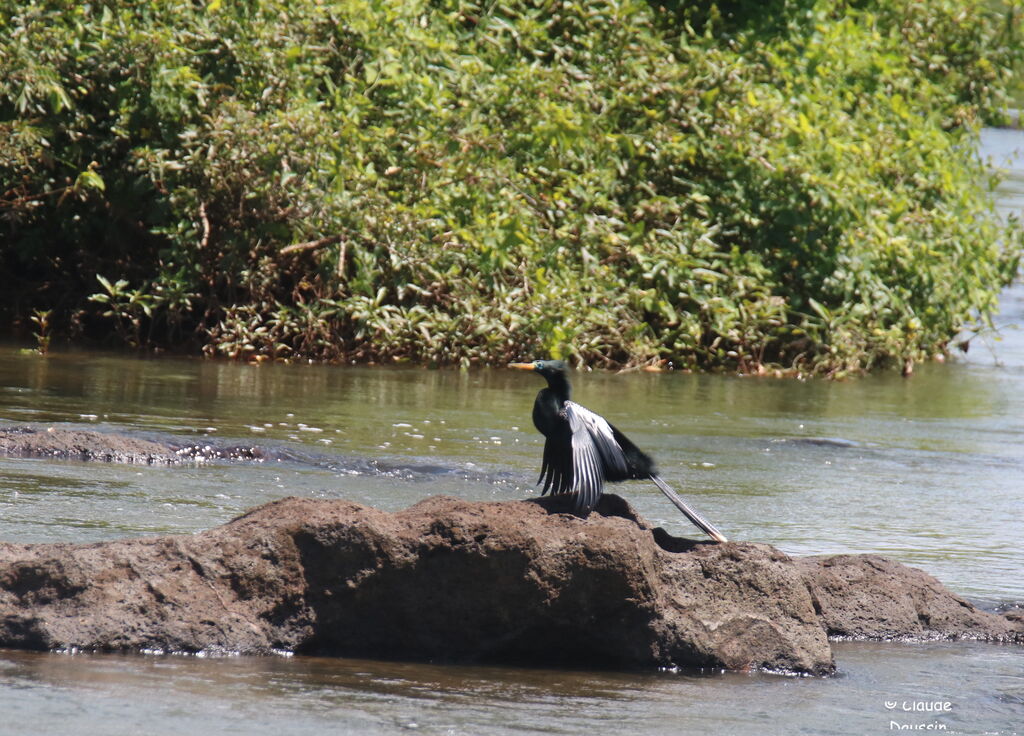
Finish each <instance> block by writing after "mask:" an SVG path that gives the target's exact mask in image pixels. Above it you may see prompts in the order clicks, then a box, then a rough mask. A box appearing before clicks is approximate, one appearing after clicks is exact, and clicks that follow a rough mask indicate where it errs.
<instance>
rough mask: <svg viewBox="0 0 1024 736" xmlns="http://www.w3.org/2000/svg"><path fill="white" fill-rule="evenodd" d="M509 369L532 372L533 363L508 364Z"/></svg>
mask: <svg viewBox="0 0 1024 736" xmlns="http://www.w3.org/2000/svg"><path fill="white" fill-rule="evenodd" d="M508 367H509V368H515V369H516V370H517V371H532V370H533V363H509V364H508Z"/></svg>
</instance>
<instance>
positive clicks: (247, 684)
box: [0, 132, 1024, 736]
mask: <svg viewBox="0 0 1024 736" xmlns="http://www.w3.org/2000/svg"><path fill="white" fill-rule="evenodd" d="M1022 142H1024V135H1022V134H1021V133H1020V132H1014V133H1012V134H1009V136H1006V135H1004V134H1003V133H1001V132H999V133H997V132H990V133H988V134H987V136H986V139H985V141H984V142H983V153H984V154H985V155H987V156H991V157H992V158H993V159H994V160H997V161H1000V162H1001V161H1003V160H1005V159H1006V154H1007V153H1008V152H1009V151H1010V150H1011V149H1012V148H1013V147H1016V146H1017V145H1021V144H1022ZM1000 156H1001V157H1002V158H1000ZM1015 165H1016V166H1018V168H1017V169H1016V170H1015V171H1014V172H1013V176H1012V177H1011V178H1010V179H1009V180H1008V182H1007V184H1006V187H1005V190H1004V193H1003V195H1002V198H1001V200H1000V208H1001V212H1003V214H1008V213H1009V212H1011V211H1019V210H1020V209H1021V208H1022V207H1024V171H1022V170H1021V169H1020V168H1019V167H1020V162H1019V161H1018V163H1017V164H1015ZM997 322H998V324H999V325H1000V328H1001V334H1000V335H999V336H998V339H997V338H996V336H991V335H989V336H984V335H983V336H979V337H978V338H976V339H975V340H974V341H972V343H971V349H970V352H969V353H967V354H966V355H964V356H960V357H958V358H957V359H956V360H955V361H953V362H951V363H947V364H944V365H942V364H932V365H925V366H920V367H919V368H918V369H917V370H916V371H915V374H914V376H913V378H911V379H909V380H907V379H903V378H901V377H900V376H899V375H897V374H884V375H877V376H871V377H868V378H865V379H862V380H856V381H848V382H843V383H830V382H824V381H806V382H795V381H777V380H762V379H749V378H747V379H740V378H732V377H724V376H701V375H686V374H661V375H650V374H630V375H611V374H603V373H579V374H577V376H576V377H575V388H576V392H575V398H577V400H579V401H580V402H581V403H583V404H585V405H587V406H589V407H590V408H592V409H594V410H596V411H599V412H601V413H603V414H605V415H607V416H609V417H610V418H611V419H612V420H613V421H614V422H615V423H616V425H618V426H619V427H620V428H621V429H622V430H624V431H625V432H626V433H627V434H629V435H630V436H631V437H632V438H633V439H634V440H635V441H636V442H637V443H638V444H639V445H641V446H642V447H644V448H645V449H647V450H649V451H650V452H651V454H652V455H654V456H655V457H656V458H657V459H658V460H659V463H660V465H661V471H662V475H663V476H664V477H665V478H666V479H667V480H668V481H669V482H670V483H672V484H673V485H675V486H676V487H677V488H679V489H680V490H681V491H682V492H683V494H684V495H685V496H686V497H688V498H689V499H691V500H692V501H693V502H694V503H695V504H696V505H697V506H698V507H699V508H701V509H702V510H703V511H705V512H706V513H707V515H708V516H709V518H711V519H712V520H713V521H714V522H715V524H716V525H718V526H719V527H721V528H722V529H723V531H725V532H726V533H727V534H728V535H729V536H730V537H733V538H736V539H744V540H751V541H759V542H768V543H771V544H774V545H776V546H779V547H780V548H782V549H783V550H785V551H787V552H789V553H792V554H818V553H834V552H848V551H855V552H878V553H882V554H886V555H890V556H892V557H894V558H896V559H899V560H902V561H904V562H908V563H910V564H914V565H916V566H919V567H922V568H924V569H925V570H927V571H929V572H931V573H933V574H935V575H936V576H937V577H939V578H940V579H941V580H943V582H945V583H946V584H947V585H948V586H949V587H951V588H952V589H954V590H955V591H957V592H959V593H961V594H963V595H966V596H968V597H970V598H973V599H975V600H978V601H980V602H982V603H984V604H987V605H995V604H997V603H1006V602H1014V601H1018V602H1019V601H1024V582H1022V580H1021V575H1020V573H1021V570H1022V569H1024V551H1022V549H1021V544H1020V540H1021V539H1024V514H1022V513H1021V511H1022V509H1024V490H1022V489H1024V484H1022V483H1021V480H1020V479H1021V477H1022V472H1021V471H1022V470H1024V442H1022V440H1024V337H1022V335H1021V332H1020V331H1019V330H1018V329H1017V327H1016V326H1017V325H1020V324H1024V288H1021V287H1020V286H1018V287H1014V288H1013V289H1011V290H1009V291H1008V292H1007V293H1006V294H1005V295H1004V298H1003V300H1002V313H1001V314H1000V316H999V318H998V320H997ZM522 357H523V358H529V357H533V356H522ZM542 385H543V383H542V382H541V381H540V380H539V379H537V378H536V377H534V376H531V375H522V374H520V373H518V372H510V371H502V370H482V371H474V372H457V371H428V370H420V369H401V370H398V369H382V368H366V367H358V368H356V367H329V366H312V365H296V366H278V365H263V366H258V367H256V366H245V365H234V364H228V363H217V362H208V361H200V360H183V359H159V360H146V359H134V358H128V357H124V356H117V355H110V354H96V353H87V352H60V351H58V352H56V353H54V354H51V355H49V356H46V357H41V356H37V355H34V354H30V353H23V352H21V351H19V350H18V349H17V348H16V347H14V346H0V425H8V426H9V425H12V424H19V423H30V424H34V425H36V426H46V425H49V424H60V425H61V426H65V427H82V428H91V429H95V430H99V431H117V432H128V433H131V434H134V435H140V436H143V437H153V438H158V439H165V440H174V441H179V442H182V441H183V442H196V441H203V442H206V441H211V442H218V443H223V444H259V445H261V446H263V447H266V448H269V449H271V450H272V451H273V452H272V453H271V456H270V459H269V460H268V461H267V462H263V463H252V462H236V461H222V462H215V463H209V464H204V465H190V466H182V467H175V468H166V467H138V466H121V465H107V464H101V463H81V462H72V461H63V462H62V461H49V460H42V459H18V458H2V459H0V540H4V541H71V542H77V541H96V540H102V539H112V538H117V537H124V536H131V535H139V534H154V533H190V532H194V531H199V530H202V529H206V528H209V527H212V526H214V525H217V524H220V523H223V522H224V521H227V520H228V519H230V518H232V517H233V516H235V515H237V514H239V513H241V512H242V511H244V510H245V509H248V508H250V507H252V506H254V505H256V504H260V503H263V502H266V501H270V500H273V499H276V498H280V497H282V496H285V495H299V496H308V497H325V498H348V499H352V500H355V501H359V502H362V503H367V504H370V505H373V506H377V507H379V508H384V509H389V510H394V509H400V508H404V507H406V506H409V505H411V504H413V503H415V502H417V501H419V500H421V499H422V498H425V497H427V496H429V495H432V494H436V493H447V494H451V495H456V496H460V497H463V498H468V499H476V500H502V499H512V498H522V497H524V496H527V495H529V494H532V493H535V492H536V491H535V490H534V488H533V485H532V483H533V481H534V480H535V478H536V474H537V471H538V469H539V464H540V450H541V438H540V436H539V435H537V434H536V432H535V431H534V429H533V427H532V424H531V421H530V410H531V406H532V401H533V396H534V394H535V392H536V391H537V390H538V389H539V388H540V387H541V386H542ZM615 490H616V491H617V492H620V493H622V495H624V496H625V497H626V498H628V499H629V501H630V502H631V503H632V504H633V505H634V506H635V507H636V508H637V509H638V510H639V511H640V513H641V514H643V515H644V516H646V517H647V518H648V519H650V520H651V521H653V522H654V523H657V524H662V525H665V526H666V527H667V528H669V529H670V531H672V532H673V533H676V534H685V535H694V534H695V533H696V530H694V529H692V528H691V527H689V526H688V525H687V523H686V522H685V521H684V520H683V519H681V517H680V516H679V515H678V513H677V512H676V511H675V509H674V508H673V507H672V506H671V505H669V504H668V503H666V502H665V501H664V499H663V498H662V496H661V494H660V493H658V492H657V490H656V489H655V488H654V487H653V486H648V485H645V484H643V483H630V484H627V485H623V486H619V487H617V488H616V489H615ZM1020 662H1021V659H1020V649H1019V648H1013V647H998V646H991V645H982V644H970V643H957V644H929V645H915V646H912V647H907V646H900V645H893V644H884V645H882V644H841V645H838V646H837V663H838V665H839V668H840V670H841V672H842V675H841V676H840V677H838V678H834V679H830V680H808V679H787V678H779V677H772V676H765V675H756V674H754V675H749V674H726V675H719V676H714V677H699V676H694V675H688V674H679V673H671V674H670V673H619V674H614V673H593V672H590V673H587V672H569V671H536V670H517V669H503V668H468V667H467V668H463V667H449V666H445V667H435V666H431V665H423V664H399V663H381V662H364V661H354V660H337V659H316V658H304V657H294V658H248V657H246V658H242V657H234V658H230V657H229V658H221V659H199V658H194V657H173V656H172V657H155V656H100V655H96V656H85V655H75V656H71V655H56V654H39V653H21V652H0V708H2V709H3V712H4V714H5V716H6V717H5V718H4V719H0V733H25V732H26V731H25V729H24V724H32V728H31V732H33V733H54V734H57V733H69V732H72V731H73V732H74V733H78V734H91V733H97V734H99V733H103V734H120V733H123V734H135V733H147V734H161V733H167V734H171V733H187V732H203V733H212V732H216V733H239V734H254V733H255V734H275V736H276V735H277V734H306V733H309V734H322V733H325V732H327V733H358V734H377V733H388V734H391V733H396V732H405V731H410V732H413V731H414V732H419V733H430V734H442V733H444V734H463V733H465V734H477V733H488V734H492V733H493V734H502V733H523V732H544V733H566V734H578V733H582V732H596V733H604V732H610V731H613V730H615V731H618V730H621V729H622V726H623V724H625V723H628V724H630V730H631V731H635V732H636V733H652V734H653V733H658V734H665V733H687V732H695V731H698V730H711V731H712V732H720V733H733V734H746V733H752V734H753V733H813V734H824V733H837V734H838V733H874V732H880V731H889V730H893V728H892V726H891V723H893V722H897V723H899V724H910V725H914V724H922V723H923V724H927V723H929V722H932V721H936V722H940V723H942V724H945V725H946V726H947V728H948V732H950V733H958V732H959V733H986V732H987V733H1012V732H1013V729H1012V728H1009V727H1008V724H1020V723H1024V711H1022V709H1024V690H1022V685H1021V683H1022V678H1021V669H1020ZM903 701H908V702H915V701H949V702H950V703H951V709H952V710H951V711H950V712H948V713H946V714H944V715H942V717H941V718H939V717H936V718H931V717H930V716H928V717H919V716H913V714H911V715H909V716H908V715H906V714H901V713H898V712H893V711H891V710H890V709H888V708H887V707H886V703H887V702H894V703H895V702H899V703H902V702H903ZM15 724H16V725H15ZM68 724H73V728H72V727H69V725H68ZM12 729H13V730H12Z"/></svg>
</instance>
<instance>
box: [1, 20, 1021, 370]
mask: <svg viewBox="0 0 1024 736" xmlns="http://www.w3.org/2000/svg"><path fill="white" fill-rule="evenodd" d="M0 7H2V13H0V38H2V39H3V40H0V65H2V69H3V73H2V74H0V218H2V224H0V227H2V233H3V234H2V236H0V237H2V238H3V242H4V245H3V248H2V251H0V275H2V278H3V280H4V284H5V285H6V288H5V289H4V291H3V293H2V294H0V310H2V312H3V315H4V317H5V318H6V322H7V323H9V324H13V325H15V326H16V327H17V326H19V325H20V326H21V329H22V330H23V331H25V332H30V331H31V327H32V326H33V323H32V321H31V318H32V316H33V315H38V314H42V313H44V312H45V313H46V314H47V317H48V330H49V332H48V335H51V336H55V337H57V338H60V337H67V336H71V337H72V338H85V337H93V338H95V337H97V336H102V335H107V336H108V337H110V338H112V339H114V340H116V341H118V342H121V343H127V344H130V345H136V346H140V347H161V346H162V347H170V348H176V349H190V350H194V351H200V350H202V351H204V352H205V353H207V354H209V355H215V356H229V357H232V358H239V359H253V358H257V359H260V358H274V359H294V358H300V357H301V358H313V359H320V360H344V361H348V360H357V361H371V360H373V361H389V362H390V361H395V360H403V361H404V360H408V361H414V362H419V363H426V364H457V365H459V364H461V365H470V364H487V363H492V364H495V363H503V362H506V361H508V360H510V359H520V358H528V357H530V358H532V357H548V356H551V357H562V358H568V359H571V360H573V361H578V362H585V363H587V364H590V365H597V366H607V367H613V366H630V365H633V366H636V365H645V364H661V363H664V362H671V363H673V364H674V365H676V366H678V367H689V368H710V369H718V368H724V369H729V370H737V369H738V370H741V371H758V370H764V369H765V368H766V367H767V368H772V367H778V368H781V369H792V370H799V371H804V372H818V373H828V374H832V375H841V374H844V373H847V372H850V371H861V370H866V369H871V368H873V367H876V366H882V365H887V364H896V365H904V364H907V363H909V362H912V361H917V360H922V359H925V358H928V357H930V356H932V355H934V354H936V353H942V352H943V351H944V350H945V349H946V348H947V346H948V345H949V343H950V340H951V339H952V338H953V337H954V336H955V335H956V334H957V332H958V331H959V330H960V329H962V328H963V327H965V326H967V325H971V324H984V321H985V319H986V316H987V315H989V314H990V313H991V312H992V310H993V309H994V308H995V307H996V298H997V295H998V293H999V291H1000V289H1001V287H1002V286H1004V285H1005V284H1006V283H1008V281H1009V280H1010V279H1011V278H1012V277H1013V276H1014V274H1015V273H1016V271H1017V267H1018V263H1019V257H1020V247H1021V235H1020V231H1019V229H1018V228H1017V227H1016V226H1015V225H1011V226H1010V227H1004V226H1001V225H1000V224H998V223H997V222H996V221H995V219H994V217H993V214H992V207H991V203H990V200H989V196H988V188H989V186H990V184H991V177H990V175H989V174H988V173H987V172H986V170H985V168H984V167H983V165H982V164H981V163H980V162H979V161H978V160H977V159H976V156H975V153H974V152H975V143H976V135H977V131H978V127H979V125H980V124H981V123H982V122H985V121H989V122H992V121H995V120H996V119H997V116H998V114H999V111H1001V110H1002V109H1004V108H1005V106H1006V90H1007V87H1008V84H1009V82H1010V80H1011V76H1012V70H1013V68H1014V66H1015V65H1016V64H1017V63H1018V62H1019V60H1020V55H1021V42H1020V16H1019V14H1017V13H1016V11H1014V10H1010V11H1000V12H993V11H992V10H991V6H990V4H988V3H985V2H969V1H968V2H963V1H960V0H927V1H926V2H917V1H915V0H860V1H856V2H855V1H848V2H840V1H839V0H818V1H817V2H812V1H811V0H774V1H773V2H764V3H759V2H743V1H742V0H737V1H736V2H718V3H713V2H694V3H675V2H667V3H665V4H659V3H656V2H652V3H644V2H640V1H639V0H603V1H602V0H598V1H596V2H590V1H587V2H584V1H583V0H554V1H548V2H528V1H526V0H508V1H498V0H495V1H492V2H470V1H468V0H435V1H433V2H425V1H419V2H417V1H411V2H407V1H405V0H403V1H402V2H396V1H391V0H347V1H344V0H343V1H340V2H318V1H315V0H300V1H299V2H287V3H285V2H271V1H269V0H268V1H265V2H258V1H255V0H254V1H252V2H239V3H234V2H225V1H222V0H212V1H211V2H208V3H195V2H185V1H183V0H158V1H157V2H126V3H89V4H84V3H70V2H59V1H56V0H51V1H48V2H42V1H40V2H26V1H25V0H21V1H19V2H14V1H13V0H0Z"/></svg>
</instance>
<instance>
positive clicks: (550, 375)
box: [508, 360, 569, 385]
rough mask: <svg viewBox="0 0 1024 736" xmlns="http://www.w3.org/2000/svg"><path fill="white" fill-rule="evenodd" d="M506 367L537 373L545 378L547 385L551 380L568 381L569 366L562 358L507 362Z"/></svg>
mask: <svg viewBox="0 0 1024 736" xmlns="http://www.w3.org/2000/svg"><path fill="white" fill-rule="evenodd" d="M508 367H509V368H515V369H517V370H521V371H533V372H534V373H539V374H540V375H542V376H543V377H544V378H545V379H547V382H548V384H549V385H551V383H552V380H554V381H556V382H559V383H561V382H564V383H566V384H568V382H569V366H568V365H566V364H565V361H564V360H535V361H533V362H532V363H509V364H508Z"/></svg>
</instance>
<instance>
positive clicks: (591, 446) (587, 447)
mask: <svg viewBox="0 0 1024 736" xmlns="http://www.w3.org/2000/svg"><path fill="white" fill-rule="evenodd" d="M510 367H512V368H518V369H520V370H530V371H534V372H535V373H539V374H540V375H541V376H543V377H544V378H545V380H547V382H548V385H547V387H546V388H542V389H541V390H540V392H539V393H538V394H537V400H536V401H534V403H533V424H534V426H535V427H537V430H538V431H539V432H540V433H541V434H543V435H544V437H545V438H546V440H545V442H544V457H543V461H542V463H541V472H540V479H539V480H538V481H537V482H538V484H543V490H542V495H543V494H546V493H575V494H576V510H577V512H578V513H581V514H584V515H586V514H589V513H590V512H591V511H592V510H593V509H594V507H595V506H596V505H597V502H598V499H600V498H601V493H602V491H603V489H604V484H605V481H610V482H618V481H624V480H647V479H650V480H652V481H654V484H655V485H656V486H657V487H658V488H659V489H660V490H661V492H662V493H664V494H665V495H666V496H667V497H668V499H669V500H670V501H672V503H673V504H675V506H676V508H678V509H679V510H680V511H682V512H683V514H685V515H686V517H687V518H688V519H689V520H690V521H692V522H693V523H694V525H696V526H697V527H698V528H699V529H700V530H701V531H703V532H704V533H706V534H707V535H708V536H710V537H711V538H712V539H714V540H715V541H717V542H725V541H726V538H725V536H724V535H723V534H722V533H721V532H720V531H718V529H716V528H715V527H714V526H713V525H712V524H711V523H710V522H708V521H707V520H706V519H705V518H704V517H703V516H701V515H700V514H699V513H698V512H697V511H696V510H695V509H694V508H693V507H691V506H690V505H689V504H687V503H686V502H685V501H683V499H682V498H680V497H679V495H678V494H676V492H675V491H673V490H672V489H671V488H670V487H669V486H668V484H667V483H665V481H664V480H662V479H661V478H660V477H659V476H658V472H657V468H656V467H655V465H654V461H653V460H652V459H651V458H650V456H648V455H647V454H646V453H644V452H643V451H642V450H640V449H639V448H638V447H637V446H636V445H634V444H633V443H632V442H630V440H629V438H628V437H626V435H624V434H622V432H620V431H619V430H618V429H616V428H615V427H614V426H612V425H611V424H610V423H609V422H608V421H607V420H606V419H605V418H604V417H602V416H600V415H599V414H595V413H594V412H592V411H590V410H589V409H587V408H586V407H584V406H580V405H579V404H577V403H576V402H574V401H571V400H570V398H569V397H570V394H571V392H572V389H571V387H570V385H569V368H568V366H567V365H566V364H565V363H564V362H562V361H560V360H537V361H534V362H532V363H511V364H510Z"/></svg>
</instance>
